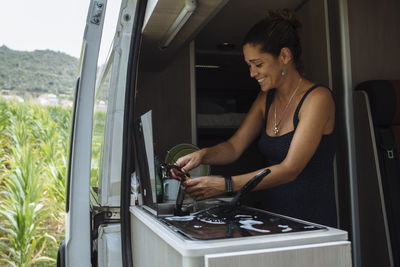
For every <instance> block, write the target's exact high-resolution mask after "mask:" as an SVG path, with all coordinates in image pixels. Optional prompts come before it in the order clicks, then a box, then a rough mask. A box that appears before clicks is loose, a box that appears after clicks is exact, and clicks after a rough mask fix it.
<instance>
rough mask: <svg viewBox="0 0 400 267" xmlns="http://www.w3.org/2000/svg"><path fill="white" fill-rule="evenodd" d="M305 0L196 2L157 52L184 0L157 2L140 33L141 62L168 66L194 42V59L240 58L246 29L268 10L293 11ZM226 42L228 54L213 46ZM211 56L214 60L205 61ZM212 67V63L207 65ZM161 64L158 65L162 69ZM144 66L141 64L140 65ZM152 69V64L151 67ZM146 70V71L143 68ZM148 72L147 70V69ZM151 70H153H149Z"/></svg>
mask: <svg viewBox="0 0 400 267" xmlns="http://www.w3.org/2000/svg"><path fill="white" fill-rule="evenodd" d="M306 1H307V0H197V9H196V11H195V13H194V14H193V15H192V16H191V17H190V19H189V20H188V22H187V23H186V25H185V26H184V27H183V28H182V29H181V31H180V32H179V33H178V35H177V36H176V38H175V39H174V40H173V42H172V43H171V45H170V46H169V47H168V48H166V49H164V50H161V49H160V48H159V42H160V40H161V39H162V37H163V36H164V34H165V32H166V31H167V30H168V28H169V25H171V24H172V22H173V21H174V19H175V18H176V16H177V15H178V13H179V12H180V10H181V9H182V8H183V6H184V3H185V1H184V0H158V2H157V4H156V6H155V9H154V12H153V13H152V15H151V17H150V19H149V21H148V23H147V24H146V26H145V27H144V29H143V45H142V47H143V51H142V52H143V53H142V54H143V55H142V60H141V62H142V63H143V62H154V59H157V62H161V63H162V62H168V60H169V59H170V58H171V57H173V56H174V55H175V54H176V53H177V52H178V51H179V48H180V47H181V46H182V45H183V44H184V43H186V42H188V41H191V40H193V39H194V40H195V44H196V51H197V54H198V57H199V56H201V55H203V54H204V55H205V57H204V60H203V61H207V60H208V59H207V58H214V60H218V57H215V54H220V55H223V54H225V55H230V56H232V55H236V56H238V55H240V54H241V42H242V38H243V37H244V35H245V34H246V32H247V31H248V30H249V29H250V27H251V26H252V25H253V24H254V23H256V22H257V21H258V20H260V19H262V18H263V17H264V15H265V14H266V11H267V10H268V9H278V8H290V9H296V8H298V7H300V6H301V5H302V4H303V3H304V2H306ZM224 42H229V43H233V44H235V45H236V47H235V49H233V50H232V51H225V52H224V51H220V50H218V49H217V47H216V46H217V45H218V44H221V43H224ZM209 54H212V55H214V57H208V56H207V55H209ZM201 63H202V64H206V63H207V62H201ZM208 63H209V64H212V62H208ZM162 65H163V64H159V66H162ZM143 66H145V63H144V64H143ZM152 66H154V64H152ZM145 68H146V67H145ZM148 68H151V67H150V66H149V67H148ZM153 68H154V67H153Z"/></svg>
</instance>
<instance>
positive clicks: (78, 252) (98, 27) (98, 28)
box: [65, 0, 107, 266]
mask: <svg viewBox="0 0 400 267" xmlns="http://www.w3.org/2000/svg"><path fill="white" fill-rule="evenodd" d="M106 5H107V0H91V1H90V5H89V12H88V17H87V19H86V28H85V32H84V36H83V43H82V52H81V59H80V70H79V74H80V78H79V79H78V84H77V87H76V92H75V103H74V111H73V112H74V115H73V122H72V123H73V126H72V135H71V146H70V159H69V168H68V177H67V179H68V187H67V190H68V191H67V207H66V227H65V228H66V233H65V265H66V266H90V264H91V260H90V259H91V242H90V207H89V192H90V190H89V189H90V156H91V137H92V121H93V103H94V92H95V79H96V72H97V61H98V53H99V48H100V39H101V36H102V29H103V22H104V13H105V8H106Z"/></svg>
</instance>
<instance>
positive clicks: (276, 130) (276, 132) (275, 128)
mask: <svg viewBox="0 0 400 267" xmlns="http://www.w3.org/2000/svg"><path fill="white" fill-rule="evenodd" d="M301 81H302V79H301V78H300V79H299V82H298V83H297V87H296V89H294V91H293V93H292V95H291V96H290V98H289V101H288V102H287V104H286V106H285V108H284V109H283V111H282V114H281V118H280V119H279V121H278V123H276V103H275V112H274V129H273V130H272V131H273V132H274V134H275V135H277V134H278V133H279V129H278V126H279V124H280V123H281V121H282V118H283V115H284V114H285V112H286V109H287V108H288V106H289V104H290V102H291V101H292V99H293V97H294V95H295V94H296V92H297V90H298V89H299V86H300V83H301Z"/></svg>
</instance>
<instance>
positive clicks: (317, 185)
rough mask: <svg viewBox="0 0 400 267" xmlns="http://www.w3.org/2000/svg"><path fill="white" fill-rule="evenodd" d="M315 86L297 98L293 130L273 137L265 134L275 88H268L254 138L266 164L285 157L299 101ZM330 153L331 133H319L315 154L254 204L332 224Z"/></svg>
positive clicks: (332, 135)
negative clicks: (261, 123) (260, 128)
mask: <svg viewBox="0 0 400 267" xmlns="http://www.w3.org/2000/svg"><path fill="white" fill-rule="evenodd" d="M318 86H319V85H314V86H313V87H311V88H310V89H309V90H308V91H307V92H306V93H305V94H304V96H303V97H302V99H301V100H300V102H299V104H298V106H297V108H296V111H295V113H294V116H293V125H294V130H293V131H291V132H289V133H287V134H284V135H281V136H275V137H272V136H268V135H267V134H266V126H267V118H268V111H269V108H270V106H271V103H272V100H273V98H274V94H275V89H272V90H270V91H269V92H268V94H267V97H266V107H265V119H264V128H263V131H262V133H261V135H260V139H259V142H258V148H259V150H260V151H261V153H263V155H264V156H265V160H266V165H267V166H271V165H275V164H279V163H281V162H282V161H283V160H284V159H285V157H286V154H287V153H288V151H289V146H290V143H291V141H292V138H293V135H294V132H295V131H296V128H297V125H298V123H299V117H298V116H299V111H300V108H301V105H302V104H303V102H304V99H305V98H306V97H307V95H308V94H309V93H310V92H311V91H312V90H313V89H315V88H316V87H318ZM334 156H335V135H334V133H332V134H328V135H323V136H322V139H321V142H320V144H319V146H318V148H317V150H316V152H315V154H314V155H313V157H312V158H311V160H310V162H309V163H308V164H307V166H306V167H305V168H304V170H303V171H302V172H301V173H300V174H299V175H298V176H297V178H296V179H295V180H294V181H292V182H289V183H286V184H282V185H279V186H276V187H274V188H270V189H266V190H263V192H262V199H261V201H260V203H259V206H258V208H261V209H264V210H267V211H271V212H274V213H279V214H282V215H287V216H290V217H294V218H298V219H303V220H306V221H310V222H314V223H319V224H323V225H327V226H331V227H336V225H337V218H336V201H335V184H334V170H333V159H334Z"/></svg>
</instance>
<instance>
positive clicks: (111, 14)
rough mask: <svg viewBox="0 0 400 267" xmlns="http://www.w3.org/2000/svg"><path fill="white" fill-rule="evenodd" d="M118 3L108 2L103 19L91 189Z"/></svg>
mask: <svg viewBox="0 0 400 267" xmlns="http://www.w3.org/2000/svg"><path fill="white" fill-rule="evenodd" d="M120 6H121V0H120V1H108V3H107V9H106V14H105V18H104V25H103V34H102V38H101V44H100V51H99V59H98V67H97V73H96V95H95V104H94V114H93V130H92V156H91V174H90V176H91V181H90V184H91V186H92V187H98V181H99V173H101V172H100V171H99V170H100V168H101V162H102V160H101V157H102V154H103V144H104V134H105V126H106V116H107V106H108V99H109V91H110V86H111V70H112V68H111V63H112V60H113V50H112V49H113V40H114V34H115V32H116V27H117V22H118V15H119V9H120Z"/></svg>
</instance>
